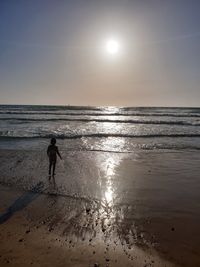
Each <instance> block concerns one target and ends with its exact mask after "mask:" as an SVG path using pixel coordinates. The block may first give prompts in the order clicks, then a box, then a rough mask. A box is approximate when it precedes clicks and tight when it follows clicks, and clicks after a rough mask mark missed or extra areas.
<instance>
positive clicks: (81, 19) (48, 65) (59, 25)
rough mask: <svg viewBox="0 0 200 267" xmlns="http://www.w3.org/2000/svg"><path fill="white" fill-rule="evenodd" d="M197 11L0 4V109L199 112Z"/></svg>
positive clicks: (159, 6) (133, 1) (61, 1)
mask: <svg viewBox="0 0 200 267" xmlns="http://www.w3.org/2000/svg"><path fill="white" fill-rule="evenodd" d="M199 14H200V1H199V0H165V1H164V0H121V1H120V0H101V1H100V0H73V1H71V0H69V1H67V0H42V1H41V0H18V1H16V0H0V104H35V105H43V104H45V105H90V106H93V105H98V106H100V105H104V106H110V105H111V106H190V107H191V106H196V107H199V106H200V104H199V103H200V102H199V99H200V75H199V74H200V52H199V51H200V16H199ZM111 39H113V40H115V41H116V42H117V44H118V46H119V51H118V53H116V54H109V53H108V51H107V50H106V43H107V42H108V41H109V40H111Z"/></svg>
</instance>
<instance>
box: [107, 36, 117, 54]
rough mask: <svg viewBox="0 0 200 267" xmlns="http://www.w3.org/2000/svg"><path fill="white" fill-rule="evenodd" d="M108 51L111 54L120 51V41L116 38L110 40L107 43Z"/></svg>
mask: <svg viewBox="0 0 200 267" xmlns="http://www.w3.org/2000/svg"><path fill="white" fill-rule="evenodd" d="M106 51H107V52H108V53H109V54H112V55H114V54H117V53H118V52H119V43H118V42H117V41H116V40H108V41H107V43H106Z"/></svg>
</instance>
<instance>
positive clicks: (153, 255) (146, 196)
mask: <svg viewBox="0 0 200 267" xmlns="http://www.w3.org/2000/svg"><path fill="white" fill-rule="evenodd" d="M61 154H62V157H63V160H62V161H58V164H57V169H56V176H55V180H53V179H51V180H50V181H49V180H48V175H47V174H48V159H47V156H46V151H44V150H41V151H38V150H12V149H1V150H0V160H1V165H0V173H1V177H0V184H1V187H0V190H1V193H0V195H1V201H0V203H1V206H0V211H1V214H0V227H1V231H0V236H1V241H2V242H1V244H0V251H1V253H0V265H1V266H8V265H9V266H29V265H31V266H146V267H147V266H200V254H199V248H200V239H199V234H200V230H199V222H200V213H199V210H200V209H199V208H200V207H199V206H200V204H199V203H200V201H199V200H200V196H199V187H200V183H199V175H198V173H199V172H198V170H199V160H200V155H199V153H198V152H197V151H187V152H185V151H184V153H183V152H182V151H178V150H164V151H158V150H156V151H152V150H151V151H141V150H136V151H135V152H131V153H113V152H102V151H65V150H61Z"/></svg>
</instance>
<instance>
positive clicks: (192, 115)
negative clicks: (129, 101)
mask: <svg viewBox="0 0 200 267" xmlns="http://www.w3.org/2000/svg"><path fill="white" fill-rule="evenodd" d="M0 114H2V115H3V114H4V115H55V116H56V115H68V116H125V117H127V116H147V117H178V118H184V117H185V118H200V113H163V112H162V113H159V112H148V113H146V112H139V113H138V112H132V113H122V112H109V113H108V112H103V111H102V112H100V113H99V112H92V113H91V112H76V113H75V112H41V111H38V112H26V111H25V112H24V111H20V112H18V111H1V110H0Z"/></svg>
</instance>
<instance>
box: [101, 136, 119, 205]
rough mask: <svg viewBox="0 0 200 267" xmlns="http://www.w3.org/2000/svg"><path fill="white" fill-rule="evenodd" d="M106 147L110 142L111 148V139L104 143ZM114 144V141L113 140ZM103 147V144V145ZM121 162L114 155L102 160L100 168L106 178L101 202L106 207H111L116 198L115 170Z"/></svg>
mask: <svg viewBox="0 0 200 267" xmlns="http://www.w3.org/2000/svg"><path fill="white" fill-rule="evenodd" d="M105 142H106V146H108V145H109V144H108V142H110V146H112V145H113V144H112V139H107V140H106V141H105ZM115 142H116V140H115ZM122 143H123V142H122V140H120V143H119V145H120V147H122V145H123V144H122ZM104 145H105V144H104ZM120 161H121V156H119V155H117V154H115V155H112V154H111V155H110V156H109V157H107V158H106V159H104V161H103V162H102V164H101V166H102V169H103V171H104V173H105V177H106V184H105V191H104V193H103V201H105V203H106V204H107V205H108V206H112V205H113V201H114V199H115V197H116V193H115V186H116V185H115V184H114V182H115V178H114V176H115V174H116V168H117V167H118V165H119V163H120Z"/></svg>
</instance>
